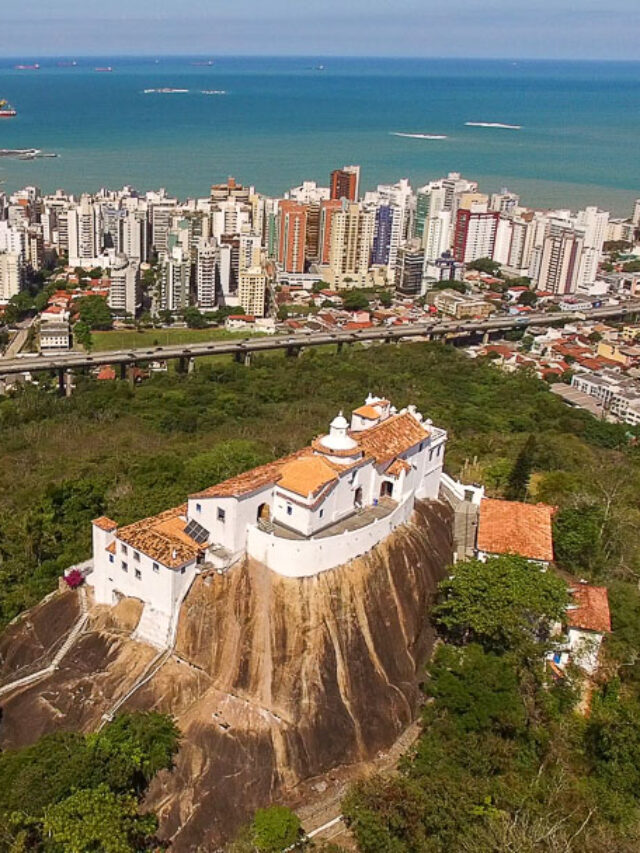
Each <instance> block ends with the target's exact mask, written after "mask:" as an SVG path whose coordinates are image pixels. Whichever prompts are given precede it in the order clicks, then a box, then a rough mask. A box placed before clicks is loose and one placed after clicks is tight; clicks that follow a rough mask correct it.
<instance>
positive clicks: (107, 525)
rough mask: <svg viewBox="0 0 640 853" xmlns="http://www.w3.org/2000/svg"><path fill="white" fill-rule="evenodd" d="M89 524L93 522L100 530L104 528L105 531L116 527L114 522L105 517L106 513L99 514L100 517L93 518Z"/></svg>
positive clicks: (108, 531)
mask: <svg viewBox="0 0 640 853" xmlns="http://www.w3.org/2000/svg"><path fill="white" fill-rule="evenodd" d="M91 524H95V526H96V527H99V528H100V530H106V532H107V533H110V532H111V531H112V530H117V529H118V525H117V524H116V522H115V521H113V520H112V519H110V518H107V516H106V515H101V516H100V518H94V519H93V521H92V522H91Z"/></svg>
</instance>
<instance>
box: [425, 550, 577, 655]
mask: <svg viewBox="0 0 640 853" xmlns="http://www.w3.org/2000/svg"><path fill="white" fill-rule="evenodd" d="M438 590H439V593H440V597H439V602H438V604H436V606H435V607H434V609H433V615H434V617H435V619H436V622H437V623H438V624H439V625H440V627H441V628H442V629H443V630H444V631H445V632H446V633H447V635H448V636H450V637H451V638H453V639H455V640H457V641H458V642H465V641H476V642H478V643H480V644H481V645H482V646H483V647H484V648H486V649H487V650H495V651H506V650H508V649H519V648H523V647H524V646H526V645H530V644H531V643H534V644H535V643H538V642H540V641H541V640H544V639H546V637H547V636H548V632H549V629H550V627H551V625H552V623H554V622H557V621H558V620H560V618H561V617H562V614H563V613H564V610H565V607H566V604H567V587H566V584H565V582H564V581H563V580H562V579H561V578H559V577H558V576H557V575H556V574H554V573H553V572H543V571H541V570H540V568H539V567H538V566H536V565H534V564H532V563H530V562H528V561H527V560H525V559H523V558H522V557H516V556H508V557H490V558H489V559H488V560H487V561H486V562H482V561H480V560H466V561H464V562H460V563H456V565H455V567H454V568H453V574H452V575H451V577H450V578H448V579H446V580H444V581H442V582H441V583H440V584H439V585H438Z"/></svg>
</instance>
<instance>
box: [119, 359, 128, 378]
mask: <svg viewBox="0 0 640 853" xmlns="http://www.w3.org/2000/svg"><path fill="white" fill-rule="evenodd" d="M126 378H127V365H126V364H125V363H124V362H122V364H121V365H120V379H122V380H123V381H124V380H125V379H126Z"/></svg>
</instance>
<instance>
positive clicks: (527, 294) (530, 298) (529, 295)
mask: <svg viewBox="0 0 640 853" xmlns="http://www.w3.org/2000/svg"><path fill="white" fill-rule="evenodd" d="M537 301H538V297H537V296H536V294H535V291H534V290H523V291H522V293H521V294H520V296H519V297H518V304H519V305H529V306H531V307H533V306H534V305H535V304H536V302H537Z"/></svg>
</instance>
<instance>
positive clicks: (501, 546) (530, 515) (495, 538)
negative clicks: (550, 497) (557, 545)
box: [476, 498, 554, 566]
mask: <svg viewBox="0 0 640 853" xmlns="http://www.w3.org/2000/svg"><path fill="white" fill-rule="evenodd" d="M553 513H554V508H553V507H551V506H547V505H546V504H525V503H520V502H519V501H498V500H493V499H491V498H485V499H484V500H483V501H482V503H481V504H480V511H479V513H478V533H477V537H476V551H477V554H478V559H480V560H486V559H487V558H488V557H495V556H504V555H506V554H517V555H518V556H520V557H525V558H526V559H527V560H531V561H533V562H536V563H540V564H542V565H545V566H547V565H548V564H549V563H551V562H552V561H553V536H552V530H551V519H552V518H553Z"/></svg>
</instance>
